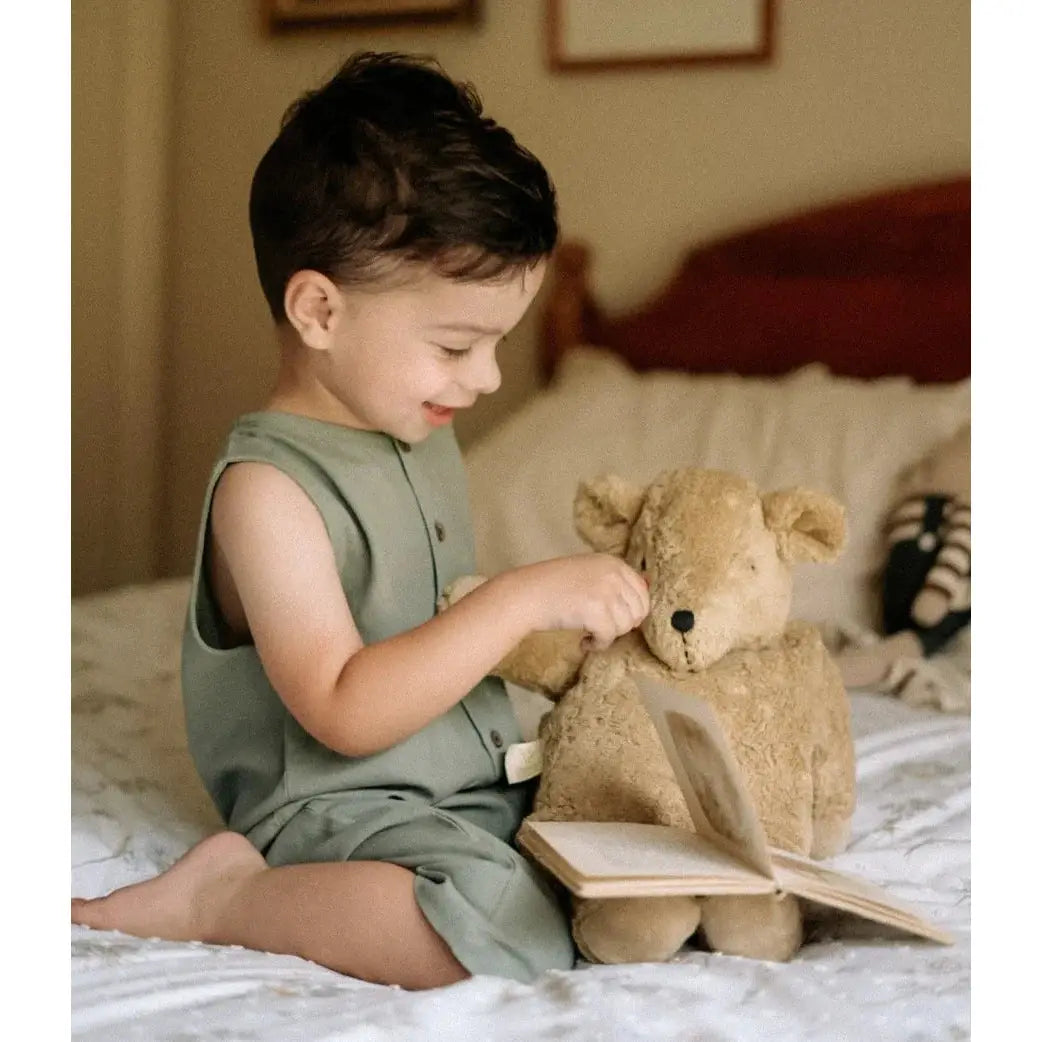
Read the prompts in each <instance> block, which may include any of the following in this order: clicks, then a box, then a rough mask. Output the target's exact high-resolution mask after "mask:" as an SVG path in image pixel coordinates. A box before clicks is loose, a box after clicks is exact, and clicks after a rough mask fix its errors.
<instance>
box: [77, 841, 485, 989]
mask: <svg viewBox="0 0 1042 1042" xmlns="http://www.w3.org/2000/svg"><path fill="white" fill-rule="evenodd" d="M413 883H414V877H413V873H412V872H410V871H409V870H408V869H405V868H402V867H400V866H398V865H393V864H385V863H382V862H372V861H353V862H335V863H329V862H315V863H311V864H303V865H283V866H280V867H277V868H268V867H267V865H266V864H265V861H264V858H263V857H261V855H260V854H259V853H258V852H257V851H256V850H255V849H254V847H253V846H252V845H251V844H250V842H249V841H248V840H247V839H245V838H244V837H243V836H240V835H239V834H238V833H234V832H222V833H219V834H218V835H216V836H211V837H210V838H209V839H206V840H203V842H202V843H200V844H199V845H198V846H196V847H193V848H192V850H190V851H189V852H188V853H187V854H186V855H185V856H184V857H183V858H182V859H181V860H180V861H178V862H177V863H176V864H175V865H173V866H172V867H171V868H170V869H169V870H167V871H166V872H164V873H163V874H162V875H161V876H158V877H156V878H155V879H151V880H148V881H147V882H144V883H137V884H135V885H134V886H129V887H124V888H122V889H121V890H117V891H115V892H114V893H113V894H111V895H109V896H108V897H103V898H99V899H97V900H94V901H77V900H74V901H73V903H72V921H73V922H74V923H80V924H82V925H84V926H92V927H95V928H96V929H102V930H121V931H123V932H124V933H129V934H134V935H136V936H138V937H163V938H166V939H168V940H177V941H183V940H198V941H205V942H208V943H211V944H240V945H242V946H243V947H246V948H254V949H257V950H258V951H269V952H282V953H286V954H290V955H299V956H302V957H303V958H305V959H310V960H311V961H312V962H317V963H320V964H321V965H323V966H328V967H329V968H330V969H333V970H337V971H338V972H340V973H345V974H350V975H351V976H353V977H360V978H361V979H363V980H368V981H374V982H376V983H379V984H400V985H401V986H402V987H405V988H432V987H439V986H441V985H445V984H452V983H454V982H455V981H459V980H463V979H465V978H466V977H468V976H469V974H468V973H467V971H466V970H465V969H464V968H463V967H462V966H461V965H460V963H459V962H457V960H456V958H455V957H454V956H453V954H452V952H451V951H450V950H449V948H448V946H447V945H446V944H445V942H444V941H443V940H442V939H441V937H439V936H438V934H437V933H435V932H434V930H433V929H432V928H431V926H430V924H429V923H428V922H427V919H426V918H425V917H424V915H423V913H422V912H421V911H420V909H419V907H418V906H417V904H416V898H415V897H414V895H413Z"/></svg>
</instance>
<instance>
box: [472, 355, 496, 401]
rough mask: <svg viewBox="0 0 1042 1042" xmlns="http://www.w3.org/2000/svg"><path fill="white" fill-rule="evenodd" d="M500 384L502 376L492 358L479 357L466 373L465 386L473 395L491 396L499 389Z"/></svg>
mask: <svg viewBox="0 0 1042 1042" xmlns="http://www.w3.org/2000/svg"><path fill="white" fill-rule="evenodd" d="M502 382H503V375H502V374H501V373H500V371H499V365H498V364H497V362H496V359H495V357H494V356H492V357H487V356H486V357H481V356H480V355H479V356H478V357H476V358H475V359H474V362H473V365H472V366H471V368H470V369H469V370H468V372H467V385H468V387H469V389H470V390H471V391H473V392H474V393H475V394H492V393H493V392H494V391H497V390H498V389H499V385H500V384H501V383H502Z"/></svg>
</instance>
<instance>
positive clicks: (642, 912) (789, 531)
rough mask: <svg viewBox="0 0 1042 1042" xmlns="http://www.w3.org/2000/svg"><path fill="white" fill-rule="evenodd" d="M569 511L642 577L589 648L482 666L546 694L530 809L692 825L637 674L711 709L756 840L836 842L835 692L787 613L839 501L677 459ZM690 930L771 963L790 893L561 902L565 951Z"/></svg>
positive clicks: (791, 933)
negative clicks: (640, 592)
mask: <svg viewBox="0 0 1042 1042" xmlns="http://www.w3.org/2000/svg"><path fill="white" fill-rule="evenodd" d="M575 521H576V528H577V530H578V532H579V534H580V535H581V536H582V537H583V539H584V540H585V541H586V542H587V543H588V544H589V545H590V546H591V547H592V548H593V549H594V550H598V551H602V552H607V553H613V554H618V555H620V556H622V557H623V558H624V559H625V560H626V561H627V562H628V563H629V564H630V565H631V566H632V567H633V568H635V569H637V570H638V571H639V572H641V573H643V575H644V576H645V577H646V579H647V581H648V584H649V591H650V599H651V611H650V613H649V614H648V616H647V618H646V619H645V620H644V622H643V624H642V625H641V627H640V629H639V630H636V631H634V632H632V633H629V634H627V635H626V636H624V637H621V638H619V639H618V640H616V641H615V643H614V644H613V645H612V646H611V647H610V648H608V649H607V650H604V651H591V652H589V653H586V652H585V651H584V650H583V645H582V642H581V639H580V637H581V635H580V634H577V633H574V632H570V633H569V632H558V633H545V634H533V635H532V636H531V637H529V638H528V639H527V640H525V641H524V642H523V643H522V644H521V645H520V646H519V647H518V648H517V649H516V650H515V651H514V652H513V653H512V654H511V655H510V656H509V657H508V658H507V659H505V660H504V661H503V662H502V663H501V664H500V667H499V668H498V669H497V672H498V673H499V674H500V675H501V676H502V677H503V678H504V679H506V680H510V681H512V682H514V683H517V684H519V685H521V686H524V687H530V688H535V689H538V690H541V691H543V692H544V693H545V694H547V695H548V696H549V697H550V698H551V699H555V700H557V704H556V705H555V706H554V707H553V709H552V710H551V711H550V712H549V713H547V715H546V716H545V717H544V718H543V721H542V723H541V726H540V737H541V738H542V740H543V743H544V748H543V771H542V776H541V778H540V783H539V788H538V792H537V795H536V798H535V806H534V810H533V814H532V817H533V818H535V819H540V820H580V821H632V822H650V823H657V824H665V825H677V826H682V827H687V828H691V827H692V824H691V818H690V816H689V814H688V811H687V808H686V806H685V804H684V800H683V797H682V796H681V793H680V789H679V786H678V785H677V783H676V781H675V779H674V776H673V774H672V772H671V770H670V767H669V764H668V761H667V760H666V757H665V753H664V752H663V750H662V747H661V744H660V742H659V739H658V737H657V734H656V733H655V731H654V728H653V726H652V724H651V721H650V719H649V718H648V716H647V713H646V711H645V710H644V707H643V704H642V702H641V700H640V696H639V694H638V692H637V689H636V686H635V684H634V682H633V677H634V675H635V674H638V673H645V674H648V675H651V676H653V677H656V678H658V679H661V680H664V681H665V682H667V683H669V684H670V685H671V686H672V687H673V688H675V689H677V690H680V691H689V692H691V693H693V694H697V695H698V696H700V697H701V698H703V699H705V700H706V701H707V702H709V703H710V704H711V705H712V706H713V708H714V710H715V711H716V714H717V716H718V719H719V722H720V724H721V727H722V729H723V731H724V733H725V735H726V736H727V738H728V740H729V741H730V743H731V746H732V749H733V752H734V754H735V756H736V758H737V760H738V763H739V764H740V766H741V767H742V769H743V772H744V775H745V779H746V782H747V785H748V788H749V792H750V795H751V796H752V799H753V802H754V804H755V806H756V808H757V810H758V812H759V814H760V817H761V820H762V821H763V824H764V828H765V831H766V833H767V838H768V841H769V842H770V843H771V844H772V845H774V846H778V847H781V848H784V849H787V850H792V851H796V852H798V853H800V854H809V855H812V856H815V857H823V856H827V855H830V854H833V853H836V852H838V851H839V850H841V849H842V848H843V847H844V846H845V845H846V842H847V837H848V834H849V824H850V816H851V813H852V811H853V806H854V773H853V763H854V758H853V748H852V743H851V737H850V726H849V707H848V703H847V698H846V692H845V690H844V688H843V685H842V682H841V680H840V678H839V675H838V672H837V670H836V669H835V667H834V666H833V664H832V662H831V660H830V659H829V657H828V654H827V653H826V651H825V648H824V646H823V644H822V642H821V639H820V637H819V635H818V632H817V631H816V630H815V629H814V628H813V627H811V626H809V625H806V624H802V623H791V624H788V625H787V619H788V614H789V607H790V602H791V597H792V575H791V564H792V563H793V562H795V561H807V560H810V561H824V560H832V559H834V558H835V557H836V556H837V555H838V553H839V550H840V548H841V545H842V542H843V539H844V534H845V526H844V520H843V509H842V507H841V506H840V505H839V504H838V503H836V502H835V501H834V500H832V499H830V498H829V497H827V496H825V495H822V494H819V493H816V492H810V491H806V490H803V489H792V490H787V491H780V492H771V493H767V494H762V495H761V494H760V493H759V492H758V491H757V489H756V488H755V487H754V486H753V485H752V484H751V483H750V482H748V481H745V480H743V479H742V478H739V477H736V476H734V475H731V474H726V473H722V472H719V471H711V470H697V469H686V470H675V471H670V472H667V473H664V474H662V475H660V476H659V477H658V478H657V479H656V480H655V481H654V482H652V484H651V485H650V486H649V487H647V488H639V487H636V486H634V485H630V484H628V483H627V482H625V481H623V480H622V479H620V478H617V477H613V476H609V477H601V478H598V479H596V480H593V481H590V482H586V483H584V484H583V485H582V486H581V487H580V489H579V492H578V495H577V497H576V501H575ZM472 585H473V584H472V583H469V584H468V583H466V582H464V585H463V586H462V587H459V588H457V589H455V590H453V591H451V592H450V597H451V599H453V600H454V599H458V596H459V595H460V593H461V592H465V591H466V589H468V588H472ZM700 925H701V927H702V930H703V934H704V937H705V939H706V942H707V943H708V945H709V946H710V947H711V948H713V949H717V950H720V951H724V952H729V953H732V954H740V955H747V956H750V957H757V958H766V959H787V958H789V957H790V956H791V955H792V954H793V952H794V951H795V950H796V949H797V948H798V947H799V945H800V943H801V941H802V921H801V915H800V911H799V907H798V905H797V903H796V900H795V898H793V897H791V896H782V897H774V896H770V897H740V898H723V897H717V898H708V899H701V898H692V897H653V898H633V899H630V898H615V899H610V900H576V902H575V907H574V915H573V934H574V937H575V941H576V943H577V945H578V947H579V949H580V951H581V952H582V953H583V955H584V956H586V958H587V959H589V960H591V961H594V962H604V963H618V962H638V961H660V960H665V959H667V958H669V957H670V956H672V955H673V954H675V953H676V952H677V951H678V950H679V948H680V947H681V946H682V945H683V944H684V943H685V941H687V940H688V939H689V938H690V937H691V935H692V934H693V933H694V932H695V930H696V929H697V928H698V927H699V926H700Z"/></svg>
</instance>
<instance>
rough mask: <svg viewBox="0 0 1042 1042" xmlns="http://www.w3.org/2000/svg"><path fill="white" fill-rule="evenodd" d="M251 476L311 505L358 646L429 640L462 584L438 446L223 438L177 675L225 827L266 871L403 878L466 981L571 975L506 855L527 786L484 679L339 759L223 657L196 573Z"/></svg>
mask: <svg viewBox="0 0 1042 1042" xmlns="http://www.w3.org/2000/svg"><path fill="white" fill-rule="evenodd" d="M246 461H251V462H263V463H268V464H271V465H272V466H275V467H277V468H278V469H279V470H281V471H282V472H284V473H285V474H287V475H288V476H289V477H290V478H292V479H293V481H294V482H296V484H297V485H298V486H299V487H300V488H301V489H302V490H303V491H304V492H305V493H306V494H307V496H308V497H309V498H310V499H311V501H312V503H314V505H315V507H316V508H317V510H318V512H319V514H320V515H321V517H322V520H323V522H324V524H325V527H326V530H327V532H328V533H329V538H330V542H331V543H332V546H333V551H334V555H335V559H336V566H337V570H338V572H339V574H340V578H341V582H342V584H343V588H344V594H345V596H346V597H347V601H348V603H349V604H350V606H351V611H352V614H353V616H354V620H355V623H356V625H357V627H358V630H359V632H360V633H361V636H362V639H363V640H364V641H365V642H366V643H367V644H369V643H373V642H375V641H379V640H383V639H386V638H387V637H391V636H393V635H395V634H397V633H401V632H402V631H404V630H407V629H411V628H413V627H415V626H418V625H420V624H421V623H423V622H426V621H427V620H428V619H430V618H431V617H432V616H433V615H434V612H435V604H436V601H437V598H438V596H439V595H440V593H441V591H442V590H444V589H445V587H446V586H447V585H448V584H449V583H450V582H452V581H453V580H454V579H456V578H458V577H459V576H461V575H467V574H472V573H473V571H474V568H475V564H474V551H473V537H472V535H471V531H470V521H469V512H468V504H467V492H466V483H465V475H464V470H463V464H462V460H461V459H460V455H459V449H458V447H457V445H456V441H455V437H454V436H453V434H452V431H451V429H450V428H443V429H441V430H438V431H435V432H433V433H432V434H431V435H430V436H429V437H428V438H427V439H426V440H424V441H423V442H420V443H418V444H415V445H412V446H410V445H408V444H406V443H404V442H398V441H397V440H395V439H394V438H392V437H390V436H388V435H386V434H382V433H380V432H376V431H360V430H353V429H351V428H346V427H342V426H340V425H338V424H332V423H326V422H324V421H321V420H314V419H310V418H308V417H303V416H295V415H291V414H288V413H275V412H257V413H250V414H247V415H246V416H243V417H241V418H240V419H239V420H238V421H237V422H236V423H235V425H234V426H233V428H232V431H231V433H230V435H229V437H228V441H227V444H226V446H225V449H224V452H223V453H222V455H221V457H220V459H219V460H218V462H217V464H216V466H215V467H214V469H213V472H212V475H211V477H210V482H209V485H208V487H207V491H206V497H205V503H204V507H203V517H202V523H201V525H200V531H199V538H198V543H197V547H196V559H195V569H194V575H193V583H192V595H191V599H190V602H189V608H188V615H187V618H186V622H185V630H184V638H183V642H182V661H181V667H182V692H183V699H184V707H185V718H186V726H187V732H188V745H189V750H190V752H191V754H192V758H193V760H194V762H195V765H196V769H197V770H198V772H199V774H200V776H201V778H202V780H203V783H204V784H205V786H206V788H207V790H208V791H209V793H210V795H211V797H212V799H213V801H214V803H215V804H216V806H217V809H218V810H219V811H220V813H221V815H222V817H223V818H224V820H225V821H226V822H227V824H228V827H229V828H231V829H234V830H236V831H238V832H241V833H243V834H244V835H246V836H247V838H249V839H250V841H251V842H252V843H253V844H254V845H255V846H256V847H257V849H258V850H260V852H261V853H262V854H263V855H264V856H265V858H266V860H267V861H268V863H269V864H270V865H284V864H291V863H300V862H306V861H339V860H369V861H387V862H393V863H395V864H399V865H402V866H404V867H406V868H408V869H410V870H412V871H413V872H414V873H415V885H414V889H415V894H416V899H417V902H418V904H419V906H420V908H421V910H422V911H423V913H424V915H425V916H426V917H427V919H428V921H429V922H430V923H431V925H432V927H433V928H434V929H435V930H436V931H437V933H438V934H440V935H441V937H442V938H443V939H444V940H445V941H446V943H447V944H448V945H449V947H450V949H451V950H452V952H453V954H454V955H455V956H456V958H457V959H459V961H460V962H461V963H462V964H463V966H464V967H466V969H467V970H469V971H470V972H471V973H474V974H478V973H488V974H494V975H497V976H505V977H513V978H516V979H519V980H525V981H528V980H531V979H533V978H534V977H535V976H536V975H537V974H538V973H540V972H542V971H543V970H546V969H551V968H557V969H562V968H569V967H571V966H572V964H573V958H574V952H573V948H572V942H571V936H570V930H569V926H568V922H567V918H566V916H565V913H564V910H563V909H562V907H561V901H560V899H559V895H558V892H557V891H556V889H555V888H554V887H553V886H552V885H551V884H549V883H548V882H547V881H546V880H545V877H544V876H543V875H541V874H540V873H539V872H538V871H537V870H535V869H534V868H533V867H532V866H531V865H530V864H529V863H528V861H526V860H525V859H524V858H523V857H522V856H521V855H520V854H519V853H518V852H517V851H516V850H515V849H514V848H513V846H512V845H511V843H512V840H513V837H514V833H515V832H516V830H517V828H518V825H519V824H520V821H521V819H522V817H523V816H524V814H525V813H526V812H527V810H528V808H529V802H530V796H531V786H529V785H509V784H507V782H506V781H505V778H504V765H503V761H504V756H505V752H506V749H507V747H508V746H509V745H510V744H511V743H513V742H516V741H519V740H520V733H519V730H518V726H517V721H516V718H515V716H514V713H513V710H512V707H511V705H510V701H509V698H508V696H507V694H506V690H505V688H504V686H503V684H502V682H501V681H500V680H498V679H497V678H494V677H486V678H485V679H484V680H482V681H481V682H480V683H479V684H478V685H477V686H476V687H475V688H474V689H473V690H472V691H471V692H470V693H469V694H468V695H467V696H466V697H465V698H464V699H463V700H462V701H460V702H458V703H457V704H456V705H455V706H453V707H452V708H451V709H449V710H448V711H447V712H445V713H443V714H442V715H441V716H440V717H438V718H437V719H435V720H433V721H432V722H431V723H429V724H428V725H427V726H426V727H424V728H423V729H422V730H420V731H419V732H417V733H416V734H414V735H412V736H411V737H409V738H407V739H405V740H403V741H402V742H400V743H398V744H397V745H395V746H392V747H391V748H389V749H385V750H383V751H381V752H378V753H375V754H373V755H371V756H363V757H348V756H343V755H341V754H340V753H336V752H334V751H332V750H330V749H328V748H326V747H325V746H323V745H322V744H321V743H319V742H318V741H317V740H316V739H314V738H312V737H311V735H309V734H308V733H307V732H306V731H305V730H304V729H303V728H302V727H300V725H299V724H298V723H297V722H296V721H295V720H294V718H293V717H292V716H291V715H290V713H289V712H288V710H287V709H286V708H285V706H284V705H283V703H282V701H281V700H280V699H279V697H278V695H277V694H276V693H275V691H274V689H273V688H272V686H271V684H270V683H269V681H268V679H267V676H266V675H265V673H264V670H263V667H262V666H261V663H260V659H259V657H258V655H257V652H256V649H255V648H254V647H253V645H252V644H248V645H241V646H239V647H233V648H226V647H223V646H222V643H221V640H220V636H219V633H220V630H219V622H220V620H219V612H218V610H217V608H216V605H215V602H214V600H213V598H212V596H211V593H210V590H209V583H208V579H207V569H206V559H207V550H208V544H207V536H208V532H209V519H210V509H211V504H212V499H213V492H214V489H215V488H216V485H217V482H218V480H219V479H220V477H221V475H222V474H223V472H224V470H225V468H226V467H228V466H229V465H231V464H233V463H238V462H246Z"/></svg>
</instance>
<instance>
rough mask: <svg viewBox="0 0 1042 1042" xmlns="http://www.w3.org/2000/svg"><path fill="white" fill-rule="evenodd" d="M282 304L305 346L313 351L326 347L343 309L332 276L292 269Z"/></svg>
mask: <svg viewBox="0 0 1042 1042" xmlns="http://www.w3.org/2000/svg"><path fill="white" fill-rule="evenodd" d="M283 307H284V308H285V309H286V318H287V319H288V320H289V323H290V325H292V326H293V328H294V329H295V330H296V331H297V334H298V336H299V337H300V339H301V340H302V341H303V342H304V343H305V344H306V345H307V346H308V347H310V348H314V349H315V350H316V351H324V350H326V349H327V348H328V347H329V342H330V334H331V333H332V332H333V330H334V328H335V327H336V324H337V322H338V321H339V318H340V312H341V311H342V310H343V301H342V300H341V297H340V291H339V290H338V289H337V287H336V284H335V283H334V282H333V280H332V279H330V278H328V277H327V276H325V275H323V274H322V273H321V272H318V271H310V270H308V269H305V270H303V271H295V272H294V273H293V274H292V275H291V276H290V279H289V281H288V282H287V283H286V292H285V294H284V295H283Z"/></svg>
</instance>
